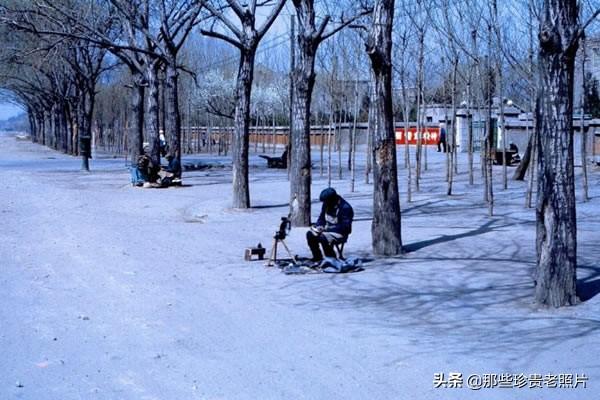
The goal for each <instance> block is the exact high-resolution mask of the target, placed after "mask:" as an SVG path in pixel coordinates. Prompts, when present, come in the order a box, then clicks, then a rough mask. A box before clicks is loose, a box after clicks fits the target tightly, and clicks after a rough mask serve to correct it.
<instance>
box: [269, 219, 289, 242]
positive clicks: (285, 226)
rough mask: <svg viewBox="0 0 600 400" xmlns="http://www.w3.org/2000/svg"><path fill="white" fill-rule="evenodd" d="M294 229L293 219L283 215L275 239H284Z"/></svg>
mask: <svg viewBox="0 0 600 400" xmlns="http://www.w3.org/2000/svg"><path fill="white" fill-rule="evenodd" d="M290 230H292V221H290V219H289V218H288V217H281V223H280V224H279V230H278V231H277V232H275V235H274V236H273V239H275V240H283V239H285V237H286V236H287V235H288V233H289V232H290Z"/></svg>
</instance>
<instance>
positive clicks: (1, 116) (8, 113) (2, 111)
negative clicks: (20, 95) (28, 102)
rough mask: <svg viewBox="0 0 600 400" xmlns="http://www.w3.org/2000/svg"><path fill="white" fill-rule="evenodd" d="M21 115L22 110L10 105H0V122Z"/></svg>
mask: <svg viewBox="0 0 600 400" xmlns="http://www.w3.org/2000/svg"><path fill="white" fill-rule="evenodd" d="M21 113H23V109H22V108H20V107H18V106H15V105H14V104H11V103H0V121H3V120H6V119H9V118H11V117H14V116H15V115H19V114H21Z"/></svg>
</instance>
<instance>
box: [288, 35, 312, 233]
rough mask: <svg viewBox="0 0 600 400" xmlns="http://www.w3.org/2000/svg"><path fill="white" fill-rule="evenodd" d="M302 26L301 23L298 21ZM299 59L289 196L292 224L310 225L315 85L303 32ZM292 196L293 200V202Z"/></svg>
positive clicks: (295, 73)
mask: <svg viewBox="0 0 600 400" xmlns="http://www.w3.org/2000/svg"><path fill="white" fill-rule="evenodd" d="M299 25H300V27H301V28H302V26H303V24H299ZM297 38H298V49H299V52H298V60H297V62H296V65H295V67H294V71H293V72H292V77H293V85H292V87H293V95H292V123H291V127H292V128H291V129H292V133H291V139H292V165H291V166H290V196H291V199H292V203H291V204H290V206H292V210H291V211H292V217H291V219H292V224H293V225H294V226H309V225H310V213H311V209H310V185H311V182H312V174H311V157H310V104H311V99H312V92H313V87H314V84H315V73H314V69H315V49H316V47H315V46H314V43H313V42H312V41H311V40H310V38H308V40H307V37H306V34H304V33H303V32H302V31H301V32H299V34H298V36H297ZM294 199H295V201H294Z"/></svg>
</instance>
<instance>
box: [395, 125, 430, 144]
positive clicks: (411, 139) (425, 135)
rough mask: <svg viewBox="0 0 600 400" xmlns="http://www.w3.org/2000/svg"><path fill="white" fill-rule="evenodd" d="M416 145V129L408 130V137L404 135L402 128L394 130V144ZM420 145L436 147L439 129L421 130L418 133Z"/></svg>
mask: <svg viewBox="0 0 600 400" xmlns="http://www.w3.org/2000/svg"><path fill="white" fill-rule="evenodd" d="M407 136H408V144H417V138H418V137H417V128H408V135H405V134H404V128H396V144H406V138H407ZM420 136H421V143H422V144H424V145H436V144H437V143H438V140H439V137H440V128H422V129H421V132H420Z"/></svg>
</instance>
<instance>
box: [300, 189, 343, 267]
mask: <svg viewBox="0 0 600 400" xmlns="http://www.w3.org/2000/svg"><path fill="white" fill-rule="evenodd" d="M319 200H321V201H322V202H323V207H322V208H321V214H320V215H319V218H318V219H317V223H316V224H315V225H313V226H312V227H311V228H310V230H309V231H308V232H307V233H306V241H307V242H308V247H310V251H311V252H312V256H313V258H312V261H314V262H318V261H321V260H322V259H323V254H322V253H321V249H320V247H319V246H321V247H323V252H324V253H325V256H326V257H334V258H335V257H336V255H335V251H334V250H333V245H334V244H335V243H344V242H346V240H347V239H348V235H350V233H351V232H352V219H353V218H354V210H352V207H351V206H350V204H348V202H347V201H346V200H344V199H343V198H342V197H341V196H340V195H338V194H337V193H336V192H335V190H334V189H332V188H327V189H325V190H323V191H322V192H321V195H320V196H319Z"/></svg>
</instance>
